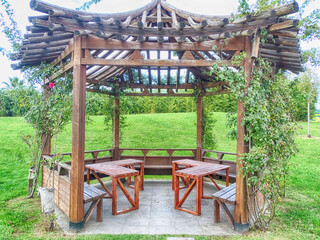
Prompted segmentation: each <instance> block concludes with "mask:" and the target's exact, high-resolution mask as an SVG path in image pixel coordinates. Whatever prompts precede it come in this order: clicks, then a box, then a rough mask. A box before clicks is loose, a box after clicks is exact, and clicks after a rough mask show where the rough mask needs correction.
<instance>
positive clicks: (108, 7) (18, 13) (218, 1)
mask: <svg viewBox="0 0 320 240" xmlns="http://www.w3.org/2000/svg"><path fill="white" fill-rule="evenodd" d="M44 1H45V2H48V3H52V4H55V5H59V6H63V7H66V8H73V9H74V8H76V7H79V6H81V5H82V3H83V2H85V0H68V1H66V0H44ZM150 1H151V0H134V1H133V0H117V1H115V0H102V1H101V3H99V4H98V5H96V6H92V7H91V8H90V11H92V12H101V13H103V12H104V13H112V12H123V11H129V10H132V9H136V8H139V7H142V6H144V5H146V4H147V3H149V2H150ZM167 2H168V3H170V4H171V5H173V6H175V7H178V8H180V9H183V10H186V11H189V12H194V13H200V14H207V15H230V14H231V13H234V12H236V10H237V7H238V0H197V1H194V0H167ZM297 2H298V3H299V5H301V4H302V2H303V0H297ZM9 3H10V4H11V6H12V8H13V10H14V12H15V19H16V21H17V23H18V27H19V29H20V30H21V31H22V32H23V33H26V26H27V25H30V23H29V22H28V16H33V15H40V13H39V12H35V11H33V10H31V9H30V7H29V3H30V0H10V1H9ZM315 8H320V0H314V1H313V2H312V3H311V4H310V5H309V8H308V9H306V13H308V12H310V11H312V10H314V9H315ZM0 47H5V48H10V44H9V43H8V42H7V40H6V38H5V36H4V35H3V34H2V33H0ZM311 47H317V48H320V41H312V42H302V43H301V48H302V49H303V50H306V49H309V48H311ZM0 63H1V64H0V71H1V78H0V88H2V87H4V86H5V84H4V83H3V82H8V81H9V77H14V76H17V77H19V78H23V76H22V75H21V74H20V71H19V70H16V71H14V70H12V69H11V67H10V64H12V63H13V62H11V61H9V60H8V59H7V58H6V57H5V56H2V55H0ZM319 95H320V94H319ZM317 108H318V109H320V96H319V101H318V106H317Z"/></svg>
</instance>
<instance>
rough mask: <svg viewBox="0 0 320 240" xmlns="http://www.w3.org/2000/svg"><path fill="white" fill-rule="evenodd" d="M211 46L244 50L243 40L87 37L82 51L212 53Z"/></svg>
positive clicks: (221, 49)
mask: <svg viewBox="0 0 320 240" xmlns="http://www.w3.org/2000/svg"><path fill="white" fill-rule="evenodd" d="M212 46H216V50H218V51H219V50H220V51H224V50H228V51H237V50H240V51H241V50H244V40H243V39H241V38H233V39H229V40H228V42H227V43H226V42H225V41H223V40H212V41H206V42H184V43H157V42H143V43H141V42H120V41H116V40H114V39H107V40H104V39H101V38H98V37H94V36H87V37H86V39H85V40H84V41H83V44H82V48H84V49H87V48H88V49H95V50H98V49H103V50H136V49H138V50H150V51H157V50H168V51H196V50H197V51H212Z"/></svg>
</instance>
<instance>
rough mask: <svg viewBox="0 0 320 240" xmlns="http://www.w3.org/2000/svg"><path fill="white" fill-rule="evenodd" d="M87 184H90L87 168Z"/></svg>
mask: <svg viewBox="0 0 320 240" xmlns="http://www.w3.org/2000/svg"><path fill="white" fill-rule="evenodd" d="M87 184H90V169H88V168H87Z"/></svg>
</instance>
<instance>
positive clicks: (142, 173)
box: [140, 163, 144, 190]
mask: <svg viewBox="0 0 320 240" xmlns="http://www.w3.org/2000/svg"><path fill="white" fill-rule="evenodd" d="M140 190H144V163H141V165H140Z"/></svg>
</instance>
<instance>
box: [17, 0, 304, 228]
mask: <svg viewBox="0 0 320 240" xmlns="http://www.w3.org/2000/svg"><path fill="white" fill-rule="evenodd" d="M30 6H31V8H32V9H34V10H36V11H38V12H41V13H43V15H41V16H32V17H29V20H30V22H31V23H32V25H31V26H28V27H27V30H28V31H29V33H27V34H25V40H23V43H22V46H21V50H20V52H19V53H16V54H12V56H11V57H12V60H18V61H19V62H18V63H16V64H13V65H12V67H13V69H19V68H21V67H23V66H36V65H38V64H40V63H41V62H43V61H45V62H49V63H51V64H52V65H54V66H57V67H58V68H59V70H58V71H57V72H56V73H55V74H53V75H52V76H50V77H48V78H47V79H45V83H44V84H48V83H49V82H51V81H55V79H58V78H60V77H62V76H63V75H64V74H65V73H66V72H72V73H73V116H72V153H71V157H72V160H71V177H70V182H71V185H70V199H69V201H70V204H69V209H68V211H67V212H68V215H69V219H70V226H71V227H73V228H81V227H83V219H84V203H83V181H84V178H83V174H84V164H85V99H86V91H88V92H97V93H103V94H108V93H109V92H110V91H108V89H110V88H111V87H112V86H114V85H115V84H116V86H118V87H120V88H122V89H125V94H126V95H127V96H173V97H176V96H178V97H182V96H183V97H191V96H193V95H194V89H195V86H196V87H197V88H198V89H200V90H201V92H202V94H200V96H199V97H198V100H197V145H196V146H197V147H196V149H191V151H192V152H193V156H192V157H193V159H196V160H199V161H209V160H210V159H208V158H205V157H204V153H205V152H206V150H204V149H203V148H202V113H203V96H206V95H216V94H225V93H228V92H229V90H228V89H229V87H228V85H227V83H226V82H221V81H216V79H215V75H214V74H212V75H209V74H207V73H208V72H210V71H211V69H212V65H213V64H214V63H217V64H220V65H228V66H229V67H234V68H235V69H237V66H233V64H232V61H231V59H232V58H233V56H236V55H239V54H241V53H242V52H245V53H246V58H245V60H244V61H243V66H244V70H245V74H246V81H247V86H249V84H250V74H251V70H252V66H253V64H254V59H255V58H257V57H262V58H266V59H268V60H269V61H270V62H271V63H272V64H273V66H274V69H275V71H277V70H278V69H286V70H289V71H291V72H294V73H298V72H300V71H301V70H302V66H301V55H300V48H299V40H298V38H297V33H298V31H299V29H298V27H297V26H298V20H295V19H290V18H287V15H289V14H292V13H295V12H297V11H298V5H297V3H296V2H292V3H290V4H287V5H283V6H278V7H276V8H274V9H271V10H268V11H265V12H261V13H259V14H254V13H253V14H249V15H247V16H245V17H240V18H235V19H232V18H231V17H230V16H229V17H227V16H226V17H221V16H207V15H200V14H194V13H190V12H186V11H184V10H181V9H177V8H175V7H173V6H171V5H170V4H168V3H167V2H166V1H164V0H153V1H151V2H150V3H149V4H147V5H146V6H144V7H141V8H139V9H136V10H133V11H129V12H122V13H111V14H107V13H106V14H101V13H99V14H98V13H89V12H83V11H76V10H71V9H66V8H63V7H59V6H55V5H52V4H48V3H45V2H43V1H40V0H32V1H31V3H30ZM262 30H266V31H268V35H267V36H264V40H265V43H264V44H261V43H260V42H261V41H260V40H261V36H260V31H262ZM114 104H115V110H114V111H115V114H114V116H115V119H114V129H113V133H114V134H113V148H112V150H110V151H111V153H112V157H111V158H112V159H113V160H116V159H123V158H125V157H124V156H122V152H123V151H124V150H126V149H120V148H119V98H118V97H117V96H115V102H114ZM244 114H245V107H244V104H243V103H242V102H238V125H237V169H236V173H238V171H239V169H240V168H241V166H242V162H241V160H240V156H241V155H242V154H243V153H245V152H248V151H249V148H248V143H247V142H246V141H245V139H244V136H245V127H243V126H241V122H242V118H243V116H244ZM141 151H142V152H143V151H145V152H146V154H147V152H148V150H143V149H142V150H141ZM173 151H175V149H173V150H169V149H167V152H168V153H169V157H167V160H166V162H163V161H161V163H160V164H154V166H153V169H157V168H158V169H161V166H160V165H169V164H171V161H172V160H173V159H177V158H174V156H172V152H173ZM145 152H143V154H144V156H142V159H146V154H145ZM91 153H93V154H92V155H93V156H94V155H95V154H96V152H95V151H91ZM217 153H218V154H220V156H223V154H224V153H221V152H220V153H219V152H217ZM44 154H50V141H48V142H47V144H46V148H45V152H44ZM218 156H219V155H218ZM95 157H97V154H96V155H95ZM219 158H220V157H219ZM221 158H222V157H221ZM109 160H110V159H109ZM220 162H221V161H220ZM234 167H235V165H234ZM151 169H152V168H151ZM246 189H247V188H246V179H244V178H243V176H242V175H241V174H236V205H235V212H234V219H235V229H238V230H241V229H242V228H245V227H247V226H248V218H249V217H248V208H247V193H246Z"/></svg>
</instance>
